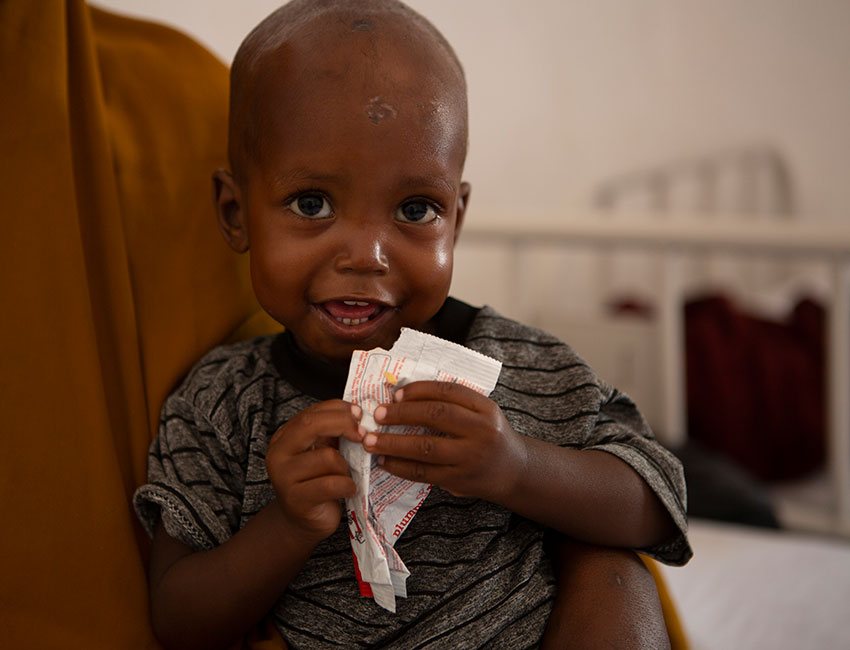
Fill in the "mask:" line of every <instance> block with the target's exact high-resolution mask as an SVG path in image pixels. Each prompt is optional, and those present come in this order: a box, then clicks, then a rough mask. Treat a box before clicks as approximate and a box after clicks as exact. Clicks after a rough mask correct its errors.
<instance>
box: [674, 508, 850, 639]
mask: <svg viewBox="0 0 850 650" xmlns="http://www.w3.org/2000/svg"><path fill="white" fill-rule="evenodd" d="M690 537H691V543H692V544H693V547H694V557H693V559H692V560H691V561H690V563H689V564H688V565H687V566H685V567H682V568H671V567H662V572H663V574H664V576H665V578H666V581H667V586H668V588H669V589H670V592H671V595H672V597H673V599H674V601H675V602H676V604H677V606H678V609H679V613H680V615H681V617H682V624H683V626H684V628H685V632H686V634H687V638H688V641H689V642H690V644H691V647H692V648H693V649H694V650H732V649H734V650H785V649H787V650H846V649H847V648H850V544H848V542H846V541H844V540H838V539H828V538H823V537H815V536H810V535H803V534H799V533H789V532H776V531H768V530H764V529H759V528H753V527H746V526H736V525H730V524H721V523H717V522H710V521H707V520H695V521H692V522H691V535H690Z"/></svg>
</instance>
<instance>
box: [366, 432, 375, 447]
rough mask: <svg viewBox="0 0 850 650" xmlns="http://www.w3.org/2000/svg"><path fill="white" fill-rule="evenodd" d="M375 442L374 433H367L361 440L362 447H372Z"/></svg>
mask: <svg viewBox="0 0 850 650" xmlns="http://www.w3.org/2000/svg"><path fill="white" fill-rule="evenodd" d="M376 442H378V436H376V435H375V434H374V433H367V434H366V437H365V438H363V446H364V447H374V446H375V443H376Z"/></svg>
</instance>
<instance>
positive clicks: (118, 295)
mask: <svg viewBox="0 0 850 650" xmlns="http://www.w3.org/2000/svg"><path fill="white" fill-rule="evenodd" d="M0 48H2V49H0V75H2V76H0V79H2V82H0V83H2V86H0V87H2V93H1V94H2V97H3V100H2V102H0V152H2V153H1V154H0V183H1V184H2V185H0V187H2V204H0V205H2V210H3V221H4V224H5V225H4V228H3V231H4V236H5V239H4V241H5V242H6V244H5V246H4V250H3V253H2V255H0V265H2V277H3V289H2V305H3V310H4V316H3V330H2V336H0V346H2V348H0V364H2V367H0V382H2V383H0V404H2V419H1V420H0V422H2V424H1V425H0V427H2V429H1V430H2V436H0V440H2V449H0V464H2V465H0V499H2V507H3V515H4V517H3V520H4V523H3V532H2V534H0V563H2V564H0V584H2V588H0V645H3V647H9V648H34V647H35V648H87V649H92V648H110V649H118V648H120V649H122V650H126V649H132V648H155V647H157V644H156V642H155V640H154V638H153V635H152V633H151V630H150V626H149V624H148V595H147V586H146V577H145V564H146V551H147V540H146V539H144V537H143V534H142V533H141V532H140V528H139V527H138V525H137V523H136V521H135V517H134V516H133V513H132V509H131V507H130V505H129V503H130V495H131V494H132V492H133V490H134V489H135V487H136V486H137V485H139V484H140V483H142V482H143V480H144V477H145V469H146V455H147V448H148V444H149V442H150V440H151V437H152V436H153V435H154V434H155V432H156V426H157V420H158V411H159V408H160V404H161V403H162V400H163V398H164V397H165V396H166V395H167V394H168V392H169V391H170V390H171V389H172V388H173V387H174V385H175V383H176V382H177V380H178V379H179V378H180V376H181V375H182V374H183V373H185V372H186V370H187V369H188V368H189V367H190V365H191V363H193V362H194V361H195V360H196V359H197V358H198V357H199V356H200V355H201V354H202V353H203V352H204V351H205V350H207V349H209V348H210V347H212V346H213V345H214V344H216V343H217V342H219V341H221V340H223V339H224V338H226V337H227V336H228V335H229V334H230V333H231V332H232V331H233V330H235V329H236V328H237V327H238V326H239V325H240V324H241V323H242V322H243V321H244V320H245V319H247V318H248V317H249V316H250V315H251V314H252V313H254V312H255V311H256V309H257V307H256V304H255V302H254V299H253V297H252V294H251V290H250V283H249V281H248V277H247V274H246V268H245V261H246V260H244V259H242V258H240V257H238V256H236V255H234V254H233V253H232V252H231V251H230V249H229V248H228V247H227V245H226V244H225V243H224V241H223V240H222V238H221V236H220V235H219V234H218V232H217V228H216V225H215V218H214V212H213V209H212V201H211V189H210V188H211V181H210V174H211V171H212V170H213V169H214V168H215V167H217V166H224V165H225V162H226V156H225V139H226V112H227V83H228V82H227V68H226V66H224V65H223V64H222V63H221V62H220V61H218V60H216V59H215V58H214V57H213V56H212V55H210V54H209V53H208V52H206V51H205V50H203V49H202V48H201V47H200V46H198V45H197V44H195V43H194V42H192V41H191V40H189V39H188V38H186V37H185V36H182V35H180V34H178V33H176V32H174V31H172V30H168V29H165V28H163V27H159V26H156V25H152V24H148V23H144V22H140V21H135V20H128V19H124V18H119V17H116V16H113V15H110V14H106V13H104V12H101V11H97V10H94V9H90V8H88V7H86V6H85V5H84V3H83V2H82V1H81V0H67V1H66V2H60V1H58V0H54V1H51V2H31V1H28V0H4V2H2V3H0Z"/></svg>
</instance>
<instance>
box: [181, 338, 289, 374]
mask: <svg viewBox="0 0 850 650" xmlns="http://www.w3.org/2000/svg"><path fill="white" fill-rule="evenodd" d="M275 336H276V335H275V334H271V335H267V336H258V337H254V338H251V339H247V340H245V341H239V342H238V343H231V344H227V345H219V346H217V347H215V348H213V349H212V350H210V351H209V352H207V353H206V354H205V355H204V356H202V357H201V358H200V359H199V360H198V361H197V363H195V365H194V366H193V367H192V369H191V370H189V372H188V373H187V375H186V377H185V379H184V380H183V382H182V387H186V386H197V385H199V384H201V385H212V384H234V383H241V382H245V381H251V380H252V379H253V378H254V377H256V376H257V375H261V374H268V373H271V372H272V371H273V365H272V362H271V346H272V342H273V341H274V339H275Z"/></svg>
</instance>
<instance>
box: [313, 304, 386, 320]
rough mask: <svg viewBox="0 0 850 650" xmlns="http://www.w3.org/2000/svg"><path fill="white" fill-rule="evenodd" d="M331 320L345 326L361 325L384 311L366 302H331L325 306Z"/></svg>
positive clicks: (379, 306)
mask: <svg viewBox="0 0 850 650" xmlns="http://www.w3.org/2000/svg"><path fill="white" fill-rule="evenodd" d="M323 307H324V309H325V311H326V312H327V313H328V314H330V316H331V318H333V319H334V320H336V321H337V322H338V323H341V324H343V325H349V326H354V325H361V324H363V323H366V322H368V321H370V320H372V319H373V318H375V317H376V316H377V315H378V314H380V313H381V311H383V309H384V308H383V307H382V306H381V305H379V304H376V303H373V302H367V301H364V300H329V301H328V302H326V303H324V305H323Z"/></svg>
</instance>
